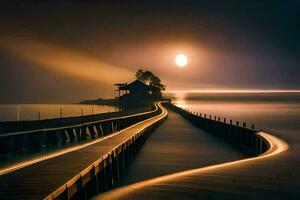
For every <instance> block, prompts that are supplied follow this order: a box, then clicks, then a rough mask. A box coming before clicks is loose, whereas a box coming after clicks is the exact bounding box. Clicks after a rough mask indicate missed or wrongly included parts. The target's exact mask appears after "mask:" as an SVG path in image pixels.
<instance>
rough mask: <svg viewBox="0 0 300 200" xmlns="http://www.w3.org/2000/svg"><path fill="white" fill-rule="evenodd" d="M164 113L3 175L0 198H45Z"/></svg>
mask: <svg viewBox="0 0 300 200" xmlns="http://www.w3.org/2000/svg"><path fill="white" fill-rule="evenodd" d="M166 114H167V113H166V111H165V110H163V113H162V114H160V115H158V116H155V117H153V118H150V119H148V120H145V121H142V122H140V123H138V124H136V125H134V126H132V127H129V128H127V129H124V130H123V131H121V132H119V133H116V134H114V135H113V136H112V137H109V138H107V139H105V140H102V141H99V142H97V143H96V144H92V145H90V146H87V147H84V148H82V149H79V150H76V151H73V152H70V153H66V154H63V155H60V156H58V157H55V158H52V159H48V160H45V161H42V162H38V163H36V164H33V165H30V166H27V167H25V168H22V169H19V170H17V171H14V172H11V173H8V174H5V175H2V176H0V199H1V200H3V199H43V198H45V197H47V196H48V195H49V194H51V193H52V192H54V191H55V190H56V189H58V188H59V187H60V186H62V185H64V184H65V183H66V182H67V181H69V180H70V179H72V178H73V177H74V176H75V175H77V174H78V173H80V172H81V171H82V170H84V169H85V168H86V167H88V166H89V165H91V164H92V163H93V162H95V161H96V160H98V159H99V158H101V157H103V156H104V155H106V154H107V153H108V152H110V151H111V150H112V149H114V148H115V147H116V146H118V145H120V144H122V143H124V142H125V141H127V140H128V139H130V138H132V137H134V136H135V135H137V133H140V132H141V131H142V130H144V129H145V128H146V127H149V126H150V125H152V124H153V123H155V122H158V121H160V120H161V119H163V118H164V117H165V116H166Z"/></svg>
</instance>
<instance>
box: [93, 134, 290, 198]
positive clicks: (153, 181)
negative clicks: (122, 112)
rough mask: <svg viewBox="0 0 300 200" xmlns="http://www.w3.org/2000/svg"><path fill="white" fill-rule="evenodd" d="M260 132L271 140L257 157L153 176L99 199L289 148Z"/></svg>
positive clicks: (237, 163)
mask: <svg viewBox="0 0 300 200" xmlns="http://www.w3.org/2000/svg"><path fill="white" fill-rule="evenodd" d="M258 134H259V135H260V136H262V137H263V138H265V139H266V140H267V141H268V142H269V144H270V148H269V149H268V151H266V152H265V153H263V154H261V155H259V156H257V157H253V158H246V159H241V160H237V161H232V162H226V163H222V164H216V165H211V166H207V167H201V168H197V169H191V170H186V171H183V172H177V173H173V174H169V175H165V176H160V177H157V178H152V179H149V180H145V181H141V182H137V183H133V184H130V185H128V186H124V187H121V188H117V189H114V190H111V191H108V192H106V193H104V194H103V195H101V196H99V199H120V198H121V197H122V196H123V195H126V194H129V193H131V192H134V191H136V190H139V189H142V188H144V187H147V186H151V185H154V184H158V183H162V182H164V181H170V180H172V179H176V178H180V177H183V176H190V175H193V174H196V173H202V172H207V171H212V170H220V169H222V168H225V167H238V166H239V165H240V164H243V163H248V162H253V161H257V160H262V159H265V158H267V157H271V156H275V155H276V154H279V153H282V152H284V151H286V150H288V149H289V145H288V144H287V143H286V142H284V141H283V140H281V139H279V138H277V137H275V136H273V135H271V134H269V133H266V132H259V133H258ZM97 199H98V198H97Z"/></svg>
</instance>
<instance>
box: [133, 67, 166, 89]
mask: <svg viewBox="0 0 300 200" xmlns="http://www.w3.org/2000/svg"><path fill="white" fill-rule="evenodd" d="M135 77H136V78H137V79H138V80H140V81H142V82H143V83H146V84H147V85H150V86H155V87H158V88H159V89H160V90H165V89H166V86H165V85H163V84H162V83H161V80H160V78H158V77H157V76H155V75H154V74H153V73H152V72H151V71H144V70H142V69H139V70H138V71H137V72H136V73H135Z"/></svg>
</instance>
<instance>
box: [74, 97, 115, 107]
mask: <svg viewBox="0 0 300 200" xmlns="http://www.w3.org/2000/svg"><path fill="white" fill-rule="evenodd" d="M79 104H88V105H107V106H117V102H116V100H115V99H102V98H98V99H90V100H83V101H80V102H79Z"/></svg>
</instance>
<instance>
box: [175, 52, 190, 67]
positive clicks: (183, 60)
mask: <svg viewBox="0 0 300 200" xmlns="http://www.w3.org/2000/svg"><path fill="white" fill-rule="evenodd" d="M175 63H176V65H177V66H178V67H184V66H186V65H187V63H188V58H187V57H186V56H185V55H183V54H179V55H177V56H176V57H175Z"/></svg>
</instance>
